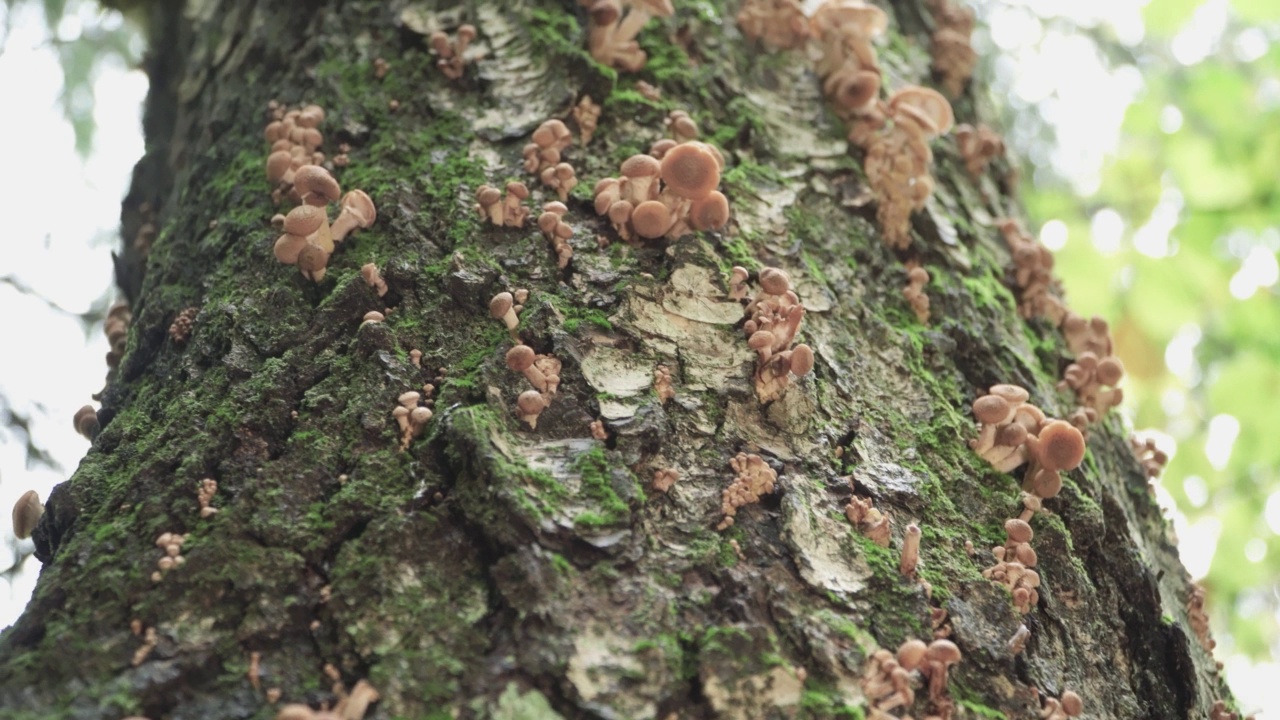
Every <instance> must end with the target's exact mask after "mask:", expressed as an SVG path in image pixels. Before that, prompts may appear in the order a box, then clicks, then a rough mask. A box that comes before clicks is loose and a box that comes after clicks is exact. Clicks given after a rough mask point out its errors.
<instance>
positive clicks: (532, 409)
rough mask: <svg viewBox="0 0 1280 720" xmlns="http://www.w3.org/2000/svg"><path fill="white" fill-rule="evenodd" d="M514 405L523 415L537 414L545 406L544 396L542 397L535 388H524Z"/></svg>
mask: <svg viewBox="0 0 1280 720" xmlns="http://www.w3.org/2000/svg"><path fill="white" fill-rule="evenodd" d="M516 406H517V407H519V408H520V412H522V413H524V414H525V415H537V414H538V413H540V412H542V411H543V410H544V409H546V407H547V400H546V398H544V397H542V393H540V392H538V391H537V390H525V391H524V392H522V393H520V397H519V398H517V399H516Z"/></svg>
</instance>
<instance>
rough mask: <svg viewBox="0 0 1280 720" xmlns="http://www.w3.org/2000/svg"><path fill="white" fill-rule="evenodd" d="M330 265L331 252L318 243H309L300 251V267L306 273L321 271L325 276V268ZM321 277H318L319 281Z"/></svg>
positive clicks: (321, 275)
mask: <svg viewBox="0 0 1280 720" xmlns="http://www.w3.org/2000/svg"><path fill="white" fill-rule="evenodd" d="M328 265H329V253H327V252H325V251H324V248H322V247H319V246H317V245H312V244H311V243H307V244H306V245H305V246H303V248H302V250H301V251H300V252H298V269H299V270H301V271H302V272H304V273H319V275H320V277H323V275H324V274H323V272H322V271H323V270H324V269H325V267H327V266H328ZM319 279H320V278H319V277H317V278H316V280H317V281H318V280H319Z"/></svg>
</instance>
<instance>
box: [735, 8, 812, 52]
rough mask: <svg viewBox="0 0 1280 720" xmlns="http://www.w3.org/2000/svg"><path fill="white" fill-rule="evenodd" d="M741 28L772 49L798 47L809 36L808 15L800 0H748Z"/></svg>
mask: <svg viewBox="0 0 1280 720" xmlns="http://www.w3.org/2000/svg"><path fill="white" fill-rule="evenodd" d="M738 29H739V30H741V31H742V34H743V35H746V36H747V37H749V38H751V39H752V40H759V41H761V42H763V43H764V45H765V47H767V48H769V49H771V50H799V49H800V48H802V47H804V45H805V43H806V42H808V40H809V18H808V17H807V16H805V14H804V5H803V4H802V3H801V2H800V0H747V1H746V2H744V3H743V4H742V9H741V10H739V11H738Z"/></svg>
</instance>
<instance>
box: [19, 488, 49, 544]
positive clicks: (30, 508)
mask: <svg viewBox="0 0 1280 720" xmlns="http://www.w3.org/2000/svg"><path fill="white" fill-rule="evenodd" d="M41 515H44V504H43V503H41V502H40V496H39V495H37V494H36V491H35V490H28V491H26V492H24V493H22V496H21V497H19V498H18V502H16V503H14V505H13V534H14V536H16V537H17V538H18V539H19V540H25V539H27V538H29V537H31V533H32V532H34V531H35V529H36V524H37V523H39V522H40V516H41Z"/></svg>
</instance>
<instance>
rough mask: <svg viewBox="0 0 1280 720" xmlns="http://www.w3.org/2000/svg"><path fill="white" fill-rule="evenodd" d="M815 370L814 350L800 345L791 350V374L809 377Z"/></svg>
mask: <svg viewBox="0 0 1280 720" xmlns="http://www.w3.org/2000/svg"><path fill="white" fill-rule="evenodd" d="M812 370H813V348H810V347H809V346H808V345H805V344H803V343H802V344H800V345H797V346H795V347H794V348H792V350H791V372H793V373H795V374H796V375H797V376H800V375H808V374H809V372H810V371H812Z"/></svg>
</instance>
